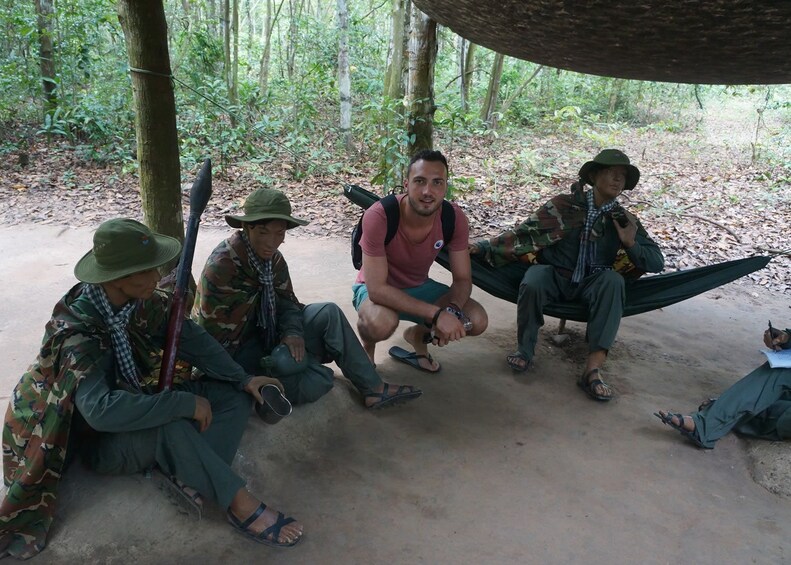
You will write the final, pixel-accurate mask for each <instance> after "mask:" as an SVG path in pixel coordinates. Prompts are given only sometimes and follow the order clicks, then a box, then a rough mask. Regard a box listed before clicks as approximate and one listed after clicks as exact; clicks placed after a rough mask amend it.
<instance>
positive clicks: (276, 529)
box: [226, 502, 302, 547]
mask: <svg viewBox="0 0 791 565" xmlns="http://www.w3.org/2000/svg"><path fill="white" fill-rule="evenodd" d="M264 510H266V504H264V503H263V502H262V503H261V504H259V505H258V508H256V509H255V512H253V513H252V514H250V516H249V517H248V518H247V519H246V520H244V521H242V520H239V518H237V517H236V516H234V515H233V512H231V511H230V509H229V510H228V512H227V513H226V514H227V516H228V522H230V523H231V526H233V527H234V529H235V530H236V531H238V532H239V533H241V534H242V535H244V536H245V537H248V538H250V539H251V540H253V541H255V542H258V543H262V544H264V545H268V546H270V547H293V546H295V545H297V543H298V542H299V540H301V539H302V534H300V535H299V536H298V537H297V538H296V539H294V540H292V541H290V542H279V541H277V540H278V539H279V538H280V530H281V529H282V528H283V526H286V525H288V524H290V523H291V522H295V521H296V520H294V518H286V517H285V515H284V514H283V513H282V512H278V513H277V520H275V523H274V524H272V525H271V526H269V527H268V528H267V529H265V530H264V531H262V532H252V531H250V526H251V525H252V524H253V522H255V521H256V519H257V518H258V517H259V516H260V515H261V514H263V512H264Z"/></svg>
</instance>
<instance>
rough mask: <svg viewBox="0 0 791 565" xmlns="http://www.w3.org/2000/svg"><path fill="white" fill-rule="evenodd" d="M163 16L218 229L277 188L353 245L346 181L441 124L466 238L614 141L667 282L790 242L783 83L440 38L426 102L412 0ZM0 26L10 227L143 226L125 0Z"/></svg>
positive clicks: (187, 1)
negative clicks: (595, 69)
mask: <svg viewBox="0 0 791 565" xmlns="http://www.w3.org/2000/svg"><path fill="white" fill-rule="evenodd" d="M165 11H166V18H167V23H168V48H169V53H170V63H171V69H172V74H173V87H174V91H175V96H176V108H177V130H178V140H179V153H180V162H181V177H182V190H183V191H184V193H185V196H186V192H187V191H188V188H189V185H190V184H191V182H192V180H193V178H194V176H195V174H196V172H197V169H198V167H199V165H200V163H201V162H202V160H203V159H204V158H206V157H211V158H212V161H213V163H214V173H215V175H214V190H215V194H214V197H213V199H212V201H211V203H210V206H209V208H208V209H207V212H206V213H205V215H204V219H203V222H204V223H205V224H210V225H223V220H222V215H223V214H224V213H227V212H229V211H232V210H234V209H235V208H237V207H238V206H240V204H241V202H242V201H243V199H244V197H245V196H246V195H247V194H249V192H250V191H252V190H254V189H255V188H258V187H260V186H272V187H275V188H279V189H281V190H284V191H285V192H286V193H287V194H288V195H289V197H290V198H291V200H292V204H293V206H294V208H295V210H296V213H297V214H298V215H301V216H303V217H307V218H310V219H311V220H313V221H312V223H311V224H310V225H309V226H307V227H306V228H301V229H300V230H296V231H295V232H293V233H294V236H295V237H335V236H341V237H347V236H348V234H349V231H350V229H351V226H352V225H353V223H354V222H356V219H357V218H358V217H359V213H360V211H359V209H357V208H356V207H355V206H354V205H352V204H351V203H350V202H348V201H347V200H346V199H345V198H343V196H342V194H341V193H342V189H343V186H344V184H347V183H353V184H359V185H361V186H364V187H366V188H369V189H372V190H375V191H377V192H379V193H382V194H384V193H386V192H389V191H391V190H397V189H398V187H399V186H400V183H401V182H402V176H403V173H404V168H405V165H406V162H407V161H408V158H409V155H410V153H411V151H412V149H413V144H414V143H416V141H419V140H416V136H417V135H418V134H416V132H415V127H416V126H420V125H421V122H422V123H423V124H424V125H425V123H426V122H430V125H431V126H433V132H432V136H431V138H430V143H433V146H434V147H435V148H437V149H440V150H442V151H443V152H444V153H445V154H446V155H447V156H448V158H449V161H450V168H451V171H450V173H451V183H450V189H449V191H450V195H449V196H450V197H451V198H453V199H455V200H456V201H458V202H459V203H460V205H461V206H462V207H463V208H464V209H465V211H466V212H467V214H468V216H469V218H470V222H471V229H472V234H473V236H475V237H483V236H491V235H495V234H496V233H498V232H500V231H501V230H502V229H504V228H507V227H510V226H512V225H513V224H514V223H515V222H518V221H521V220H522V219H524V217H525V216H526V215H527V214H528V213H530V212H531V211H532V210H533V209H534V208H535V207H536V206H537V205H539V204H540V203H542V202H543V201H544V200H546V199H547V198H548V197H549V196H551V195H553V194H556V193H558V192H562V191H565V190H567V189H568V186H569V185H570V183H571V182H572V181H573V180H575V177H576V172H577V170H578V169H579V166H580V165H581V164H582V163H583V162H584V161H586V160H588V159H590V158H592V156H593V155H594V154H595V153H596V152H597V151H598V150H600V149H602V148H606V147H619V148H622V149H623V150H624V151H626V153H627V154H628V155H629V156H630V157H631V158H632V160H633V162H634V163H635V164H637V165H638V166H639V167H640V169H641V171H642V173H643V177H642V180H641V183H640V185H639V186H638V189H637V190H635V191H634V192H633V193H629V194H625V195H624V196H623V197H622V199H623V201H624V204H625V205H626V206H627V207H628V208H630V209H632V210H634V211H635V212H637V213H638V214H639V215H640V217H641V218H642V219H643V222H644V224H646V226H647V227H648V229H649V231H650V232H651V234H652V235H653V236H654V237H655V239H657V240H658V242H659V244H660V245H661V246H662V248H663V250H664V251H665V253H666V257H667V269H668V270H674V269H679V268H686V267H692V266H698V265H703V264H708V263H713V262H717V261H722V260H727V259H733V258H737V257H743V256H746V255H752V254H755V253H767V252H781V251H784V250H785V251H787V250H788V249H789V244H788V226H789V225H791V190H789V185H790V184H791V97H789V93H791V88H789V86H788V85H771V86H760V85H742V86H733V85H686V84H671V83H655V82H646V81H632V80H624V79H618V78H608V77H597V76H591V75H583V74H578V73H574V72H570V71H566V70H560V69H554V68H549V67H542V66H540V65H537V64H535V63H531V62H528V61H521V60H517V59H513V58H511V57H505V56H503V55H500V54H497V53H494V52H492V51H490V50H488V49H485V48H483V47H480V46H476V45H472V44H470V43H469V42H468V41H466V40H464V39H463V38H461V37H459V36H457V35H456V34H454V33H453V32H452V31H451V30H450V29H447V28H443V27H441V26H439V27H438V28H437V30H436V54H435V58H434V59H433V61H432V65H433V69H432V70H431V77H432V82H431V84H430V85H429V86H430V89H431V92H430V95H431V100H430V99H429V98H422V99H414V98H413V99H411V100H410V99H409V96H408V93H407V92H405V90H404V83H405V79H406V74H407V73H408V68H407V67H408V64H407V62H406V61H404V58H407V59H408V55H409V49H410V47H409V44H408V40H409V38H410V34H412V35H413V36H414V34H415V33H418V32H419V27H420V25H419V24H420V22H421V18H423V17H424V16H422V14H420V12H419V11H417V10H416V8H414V7H413V6H411V5H410V3H409V2H408V1H405V0H356V1H354V2H349V3H348V4H347V2H346V0H181V1H180V2H166V3H165ZM0 29H2V30H3V33H2V36H1V37H0V124H2V129H1V130H0V168H2V171H3V173H2V175H0V199H1V200H0V223H2V224H3V225H14V224H21V223H25V224H30V223H34V224H36V223H39V224H42V223H52V224H62V225H66V226H69V225H90V226H95V225H98V223H99V222H100V221H102V220H104V219H107V218H110V217H117V216H120V215H124V216H130V217H136V218H142V209H141V204H140V189H139V183H138V178H137V175H138V162H137V160H136V140H135V115H134V105H133V100H132V81H131V78H130V68H129V67H130V65H129V59H128V55H127V49H126V46H125V43H124V33H123V30H122V27H121V25H120V23H119V18H118V13H117V3H116V2H114V1H110V0H35V1H17V2H11V1H10V0H4V1H3V2H2V4H0ZM432 101H433V103H431V104H429V106H430V108H429V109H428V111H427V112H426V114H425V115H428V116H429V118H420V117H417V118H416V116H415V113H414V111H413V109H414V106H415V105H416V104H417V105H420V104H423V105H425V103H426V102H432ZM185 204H186V198H185ZM789 275H791V261H789V258H788V256H787V255H786V256H779V257H778V258H777V259H775V260H774V261H772V263H771V264H770V266H769V267H768V268H766V269H763V270H762V271H759V272H758V273H754V274H753V275H751V276H750V277H749V280H750V281H751V282H752V283H754V284H758V285H762V286H764V287H766V288H768V289H771V290H773V291H780V292H788V291H789V290H791V276H789ZM756 290H757V289H756Z"/></svg>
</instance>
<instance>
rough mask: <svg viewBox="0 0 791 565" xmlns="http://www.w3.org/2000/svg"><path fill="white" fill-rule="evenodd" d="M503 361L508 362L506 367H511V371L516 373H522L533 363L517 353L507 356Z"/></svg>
mask: <svg viewBox="0 0 791 565" xmlns="http://www.w3.org/2000/svg"><path fill="white" fill-rule="evenodd" d="M505 360H506V361H507V362H508V366H509V367H511V370H512V371H516V372H517V373H524V372H526V371H528V370H529V369H530V368H531V367H532V366H533V361H532V360H530V359H528V358H527V357H525V356H524V355H522V354H521V353H519V352H518V351H517V352H516V353H511V354H510V355H507V356H506V357H505Z"/></svg>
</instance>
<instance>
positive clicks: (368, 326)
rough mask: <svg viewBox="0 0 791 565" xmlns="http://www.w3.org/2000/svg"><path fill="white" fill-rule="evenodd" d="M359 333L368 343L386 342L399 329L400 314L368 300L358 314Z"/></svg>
mask: <svg viewBox="0 0 791 565" xmlns="http://www.w3.org/2000/svg"><path fill="white" fill-rule="evenodd" d="M357 314H358V318H357V331H359V332H360V337H361V338H362V339H363V341H365V342H368V343H376V342H379V341H384V340H386V339H388V338H389V337H390V336H392V335H393V333H394V332H395V330H396V328H397V327H398V313H397V312H396V311H394V310H391V309H390V308H386V307H385V306H379V305H378V304H374V303H373V302H371V300H370V299H368V300H366V301H365V302H364V303H363V304H362V305H361V306H360V309H359V310H358V312H357Z"/></svg>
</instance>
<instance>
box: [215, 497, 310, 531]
mask: <svg viewBox="0 0 791 565" xmlns="http://www.w3.org/2000/svg"><path fill="white" fill-rule="evenodd" d="M259 504H261V502H260V501H259V500H258V499H257V498H255V497H254V496H253V495H252V494H250V493H249V492H247V491H246V490H245V489H240V490H239V492H237V493H236V496H235V497H234V499H233V501H232V502H231V506H230V508H228V512H229V513H231V514H232V515H233V516H234V517H235V518H236V519H237V520H239V521H240V522H244V521H245V520H247V519H248V518H249V517H250V516H251V515H252V514H253V513H254V512H255V511H256V510H257V509H258V506H259ZM277 518H278V512H277V510H273V509H272V508H270V507H269V506H267V507H266V509H265V510H264V511H263V512H262V513H261V515H260V516H258V518H256V520H255V521H254V522H253V523H252V524H250V525H249V526H247V531H248V532H250V533H251V534H260V533H261V532H263V531H264V530H266V529H267V528H268V527H270V526H272V525H273V524H274V523H275V522H277ZM270 536H271V534H270ZM301 537H302V524H300V523H299V522H296V521H295V522H291V523H289V524H286V525H285V526H283V527H282V528H281V529H280V534H279V535H278V536H277V540H274V539H271V537H268V539H269V540H270V541H277V542H278V543H287V544H288V543H293V542H295V541H296V540H298V539H299V538H301Z"/></svg>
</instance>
